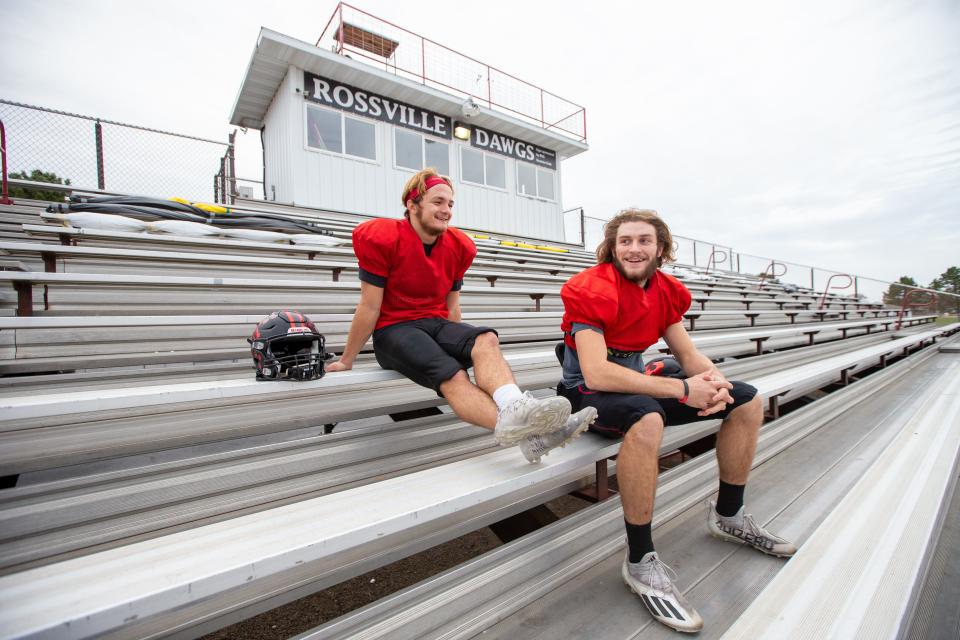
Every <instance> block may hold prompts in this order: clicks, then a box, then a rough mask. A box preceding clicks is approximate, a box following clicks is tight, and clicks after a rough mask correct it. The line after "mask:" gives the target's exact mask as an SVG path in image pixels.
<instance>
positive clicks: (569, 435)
mask: <svg viewBox="0 0 960 640" xmlns="http://www.w3.org/2000/svg"><path fill="white" fill-rule="evenodd" d="M596 419H597V410H596V409H594V408H593V407H587V408H586V409H581V410H580V411H578V412H576V413H574V414H573V415H571V416H570V417H569V418H567V423H566V424H565V425H563V427H561V428H560V429H558V430H556V431H554V432H552V433H545V434H542V435H539V434H538V435H532V436H527V437H526V438H524V439H523V440H521V441H520V451H522V452H523V457H525V458H526V459H527V460H529V461H530V462H531V463H534V464H536V463H537V462H540V458H541V457H543V456H545V455H547V454H548V453H550V451H551V450H552V449H556V448H557V447H565V446H567V443H568V442H573V441H574V440H576V439H577V438H579V437H580V434H581V433H583V432H584V431H586V430H587V427H589V426H590V425H591V424H592V423H593V421H594V420H596Z"/></svg>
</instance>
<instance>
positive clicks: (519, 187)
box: [230, 5, 587, 242]
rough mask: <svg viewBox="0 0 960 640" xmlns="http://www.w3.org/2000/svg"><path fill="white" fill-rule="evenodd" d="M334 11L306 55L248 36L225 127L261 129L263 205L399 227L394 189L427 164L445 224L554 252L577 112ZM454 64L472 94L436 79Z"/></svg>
mask: <svg viewBox="0 0 960 640" xmlns="http://www.w3.org/2000/svg"><path fill="white" fill-rule="evenodd" d="M348 9H350V8H349V7H345V5H340V6H338V8H337V11H336V12H335V13H334V16H333V17H332V18H331V21H330V24H329V25H328V27H327V30H326V31H325V34H324V36H323V37H321V40H320V41H318V43H317V45H313V44H309V43H306V42H302V41H300V40H296V39H294V38H291V37H289V36H285V35H283V34H280V33H277V32H275V31H271V30H269V29H261V31H260V35H259V38H258V40H257V46H256V49H255V50H254V52H253V56H252V58H251V60H250V64H249V66H248V68H247V71H246V74H245V76H244V79H243V83H242V85H241V88H240V92H239V95H238V96H237V99H236V102H235V104H234V107H233V113H232V115H231V118H230V122H231V123H232V124H234V125H237V126H241V127H248V128H253V129H259V130H261V137H262V141H263V165H264V195H265V198H266V199H267V200H268V201H277V202H282V203H291V204H295V205H299V206H308V207H316V208H322V209H330V210H335V211H343V212H348V213H360V214H367V215H373V216H387V217H400V216H401V215H402V205H401V203H400V193H401V190H402V188H403V185H404V183H405V182H406V181H407V179H408V178H409V177H410V176H411V175H412V174H413V173H414V172H415V171H417V170H419V169H421V168H423V167H425V166H434V167H437V169H438V170H439V171H440V172H441V173H442V174H444V175H448V176H450V178H451V179H452V180H453V184H454V188H455V190H456V207H455V209H454V224H456V225H457V226H460V227H464V228H468V229H482V230H488V231H491V232H497V233H501V234H505V235H518V236H523V237H530V238H539V239H544V240H551V241H557V242H563V241H564V240H565V238H564V222H563V207H562V204H561V202H560V194H561V188H560V186H561V176H562V170H561V167H562V160H563V159H565V158H569V157H571V156H573V155H575V154H578V153H582V152H583V151H585V150H586V149H587V144H586V131H585V129H586V119H585V113H584V111H583V109H582V107H579V106H577V105H574V104H573V103H570V102H568V101H566V100H563V99H561V98H558V97H557V96H553V95H552V94H549V93H547V92H544V91H542V90H541V89H539V88H537V87H534V86H533V85H530V84H529V83H525V82H522V81H519V80H517V79H515V78H512V76H509V75H507V74H502V73H501V72H499V71H497V70H496V69H493V68H491V67H488V66H486V65H482V64H481V63H477V62H476V61H472V60H471V59H469V58H466V57H465V56H461V55H460V54H456V53H454V52H452V51H450V50H449V49H446V48H445V47H441V46H440V45H436V44H435V43H432V42H431V41H429V40H426V39H422V38H419V36H416V35H414V34H411V33H410V32H407V31H405V30H403V29H400V28H399V27H395V26H394V25H390V24H389V23H384V22H382V21H378V20H377V19H375V18H373V17H372V16H369V15H368V14H364V13H362V12H356V13H355V14H354V15H346V14H345V12H346V11H347V10H348ZM404 47H406V48H407V50H409V53H410V54H418V55H419V56H420V59H419V64H418V61H417V60H416V59H415V58H416V55H413V57H412V58H411V56H406V57H405V56H404V53H405V50H404ZM432 51H435V52H439V54H437V53H431V52H432ZM438 55H440V56H445V58H444V59H443V60H442V61H440V60H439V59H438ZM463 61H468V64H469V65H473V67H475V68H473V69H470V70H469V73H473V71H477V70H479V75H478V78H477V81H476V82H474V84H475V85H478V86H481V88H483V87H482V85H483V84H484V83H485V85H486V89H485V91H475V92H474V91H470V90H469V88H468V90H467V91H463V90H460V89H458V88H457V87H456V84H455V83H456V82H458V81H457V79H456V78H454V79H453V80H449V81H448V79H447V78H446V77H440V76H442V75H444V73H446V74H449V69H450V68H451V66H452V65H453V66H455V65H457V64H462V63H463ZM441 62H442V64H440V63H441ZM434 66H436V67H438V69H442V70H443V71H437V72H431V70H430V68H431V67H434ZM409 67H416V68H417V71H420V72H421V73H419V74H418V73H415V72H413V71H411V69H410V68H409ZM461 75H462V74H461ZM461 84H462V83H461ZM518 87H519V89H518ZM518 96H519V98H518ZM531 97H532V99H531ZM537 100H539V104H537V102H536V101H537ZM508 102H509V104H507V103H508ZM521 103H523V104H521ZM528 105H530V106H528ZM531 112H533V113H531Z"/></svg>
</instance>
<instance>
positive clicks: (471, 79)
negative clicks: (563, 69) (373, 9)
mask: <svg viewBox="0 0 960 640" xmlns="http://www.w3.org/2000/svg"><path fill="white" fill-rule="evenodd" d="M331 27H332V28H331ZM316 46H318V47H321V48H326V49H329V50H332V51H334V52H336V53H338V54H347V53H349V55H351V56H359V57H361V58H365V59H367V60H370V61H372V62H374V63H376V64H377V66H382V68H383V69H384V70H386V71H388V72H391V73H394V74H395V75H399V76H402V77H405V78H407V79H409V80H414V81H416V82H420V83H422V84H425V85H428V86H435V87H437V88H442V89H447V90H451V91H454V92H456V93H458V94H461V95H462V96H465V97H469V98H475V99H476V100H479V101H480V102H483V103H485V104H486V105H487V106H488V107H490V108H491V109H498V110H501V111H505V112H508V113H510V114H512V115H515V116H519V117H520V118H521V119H523V120H525V121H527V122H530V123H534V124H537V125H539V126H541V127H543V128H544V129H551V130H556V131H558V132H561V133H563V134H566V135H568V136H571V137H573V138H575V139H577V140H580V141H583V142H586V140H587V112H586V109H585V108H584V107H582V106H580V105H578V104H576V103H573V102H571V101H569V100H567V99H565V98H561V97H560V96H558V95H556V94H554V93H550V92H549V91H546V90H544V89H541V88H540V87H537V86H536V85H533V84H531V83H529V82H527V81H525V80H521V79H519V78H517V77H515V76H513V75H511V74H509V73H506V72H505V71H501V70H500V69H497V68H496V67H492V66H490V65H488V64H486V63H483V62H480V61H479V60H475V59H474V58H471V57H469V56H466V55H464V54H462V53H459V52H457V51H454V50H453V49H451V48H449V47H447V46H445V45H442V44H439V43H437V42H434V41H433V40H430V39H428V38H424V37H423V36H420V35H418V34H416V33H414V32H412V31H409V30H408V29H404V28H403V27H400V26H397V25H395V24H393V23H391V22H387V21H386V20H383V19H381V18H378V17H376V16H374V15H372V14H369V13H367V12H366V11H363V10H361V9H358V8H356V7H353V6H351V5H349V4H346V3H344V2H341V3H339V4H338V5H337V8H336V9H335V10H334V12H333V14H332V15H331V16H330V20H328V21H327V26H326V27H324V29H323V33H322V34H321V35H320V38H319V39H318V40H317V43H316Z"/></svg>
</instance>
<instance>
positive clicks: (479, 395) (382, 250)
mask: <svg viewBox="0 0 960 640" xmlns="http://www.w3.org/2000/svg"><path fill="white" fill-rule="evenodd" d="M402 200H403V204H404V207H405V212H404V217H403V219H400V220H397V219H389V218H379V219H376V220H370V221H368V222H364V223H362V224H360V225H358V226H357V227H356V229H354V231H353V251H354V253H355V254H356V256H357V260H358V261H359V263H360V304H359V305H358V306H357V311H356V313H355V314H354V316H353V322H352V323H351V324H350V333H349V334H348V336H347V344H346V346H345V348H344V351H343V354H342V355H341V356H340V359H339V360H338V361H337V362H333V363H331V364H330V365H328V366H327V368H326V370H327V371H344V370H347V369H350V368H351V367H352V366H353V362H354V360H355V359H356V357H357V354H358V353H359V352H360V349H361V348H362V347H363V345H364V344H366V342H367V339H368V338H369V337H370V335H371V334H372V335H373V351H374V354H375V355H376V357H377V362H379V363H380V365H381V366H382V367H384V368H386V369H395V370H396V371H399V372H400V373H402V374H403V375H405V376H406V377H408V378H410V379H411V380H413V381H414V382H416V383H417V384H419V385H422V386H424V387H428V388H430V389H434V390H435V391H436V392H437V393H438V394H439V395H441V396H443V397H444V398H446V400H447V402H448V403H449V404H450V407H451V408H452V409H453V411H454V412H455V413H456V414H457V415H458V416H459V417H460V418H462V419H463V420H465V421H466V422H469V423H471V424H475V425H479V426H481V427H486V428H487V429H492V430H493V431H494V436H495V438H496V440H497V443H498V444H500V445H502V446H510V445H514V444H519V445H521V450H522V451H523V452H524V455H525V456H526V457H527V458H528V459H529V460H530V461H531V462H537V461H539V458H540V455H544V454H545V453H546V451H548V450H549V448H552V447H553V446H559V445H562V444H564V443H566V442H567V441H569V440H571V439H573V438H575V437H577V436H579V435H580V433H581V432H583V431H585V430H586V428H587V426H588V425H589V423H590V421H591V419H592V418H593V417H595V416H596V412H595V411H594V410H592V409H590V410H587V411H584V412H581V413H579V414H577V415H575V416H571V415H570V403H569V401H567V399H566V398H563V397H559V396H556V397H550V398H546V399H543V400H538V399H536V398H534V397H533V396H532V395H531V394H530V393H529V392H527V393H522V392H521V391H520V388H519V387H518V386H517V384H516V380H515V379H514V377H513V373H512V372H511V370H510V367H509V365H508V364H507V362H506V360H504V358H503V355H502V354H501V353H500V343H499V340H498V339H497V332H496V331H494V330H493V329H490V328H488V327H475V326H472V325H469V324H465V323H463V322H460V289H461V287H462V285H463V276H464V274H465V273H466V271H467V268H468V267H469V266H470V264H471V263H472V262H473V259H474V257H475V256H476V255H477V248H476V246H475V245H474V244H473V241H472V240H471V239H470V238H469V237H467V236H466V234H464V233H463V232H462V231H460V230H458V229H455V228H453V227H451V226H450V218H451V217H452V216H453V187H452V185H451V183H450V180H449V179H448V178H444V177H442V176H440V175H438V174H437V172H436V171H435V170H434V169H432V168H431V169H424V170H423V171H420V172H418V173H416V174H415V175H414V176H413V177H412V178H410V180H409V181H407V184H406V186H405V187H404V189H403V196H402ZM471 366H472V367H473V370H474V378H475V380H476V383H474V382H471V381H470V378H469V377H468V376H467V372H466V369H468V368H470V367H471ZM545 442H546V444H552V446H550V447H544V446H542V445H544V443H545ZM544 449H545V450H544ZM528 452H532V453H533V454H534V455H529V454H528Z"/></svg>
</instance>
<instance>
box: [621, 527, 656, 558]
mask: <svg viewBox="0 0 960 640" xmlns="http://www.w3.org/2000/svg"><path fill="white" fill-rule="evenodd" d="M623 524H625V525H627V546H628V547H629V548H630V562H640V561H641V560H642V559H643V556H644V555H646V554H648V553H650V552H651V551H653V534H652V532H651V531H650V523H649V522H648V523H647V524H631V523H629V522H627V521H626V519H624V521H623Z"/></svg>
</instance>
